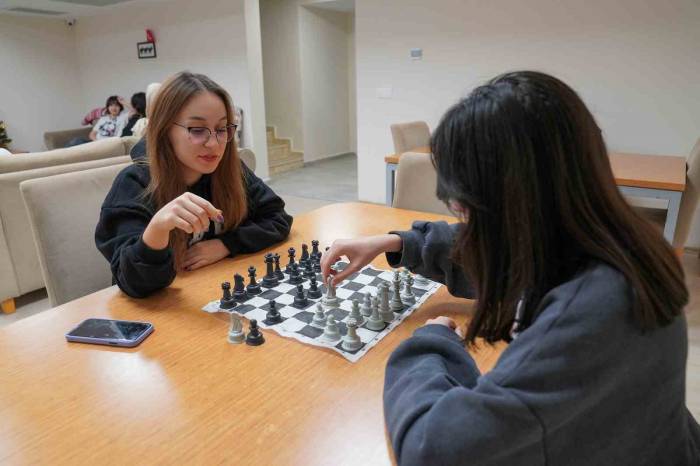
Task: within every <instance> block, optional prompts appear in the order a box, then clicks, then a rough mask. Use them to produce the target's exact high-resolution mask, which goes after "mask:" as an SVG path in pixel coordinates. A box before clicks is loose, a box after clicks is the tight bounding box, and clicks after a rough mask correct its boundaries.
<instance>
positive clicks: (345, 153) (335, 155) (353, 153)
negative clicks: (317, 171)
mask: <svg viewBox="0 0 700 466" xmlns="http://www.w3.org/2000/svg"><path fill="white" fill-rule="evenodd" d="M346 155H357V154H356V153H355V152H339V153H337V154H333V155H329V156H328V157H323V158H320V159H316V160H312V161H311V162H304V166H305V167H306V166H308V165H315V164H317V163H319V162H325V161H327V160H332V159H337V158H338V157H344V156H346Z"/></svg>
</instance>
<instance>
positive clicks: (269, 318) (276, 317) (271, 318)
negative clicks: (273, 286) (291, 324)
mask: <svg viewBox="0 0 700 466" xmlns="http://www.w3.org/2000/svg"><path fill="white" fill-rule="evenodd" d="M283 320H284V318H283V317H282V314H280V311H278V310H277V303H276V302H275V300H274V299H271V300H270V309H269V310H268V311H267V314H266V315H265V323H266V324H267V325H274V324H279V323H281V322H282V321H283Z"/></svg>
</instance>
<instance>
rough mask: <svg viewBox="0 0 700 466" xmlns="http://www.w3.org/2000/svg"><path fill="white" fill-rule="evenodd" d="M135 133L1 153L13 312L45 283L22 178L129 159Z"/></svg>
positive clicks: (4, 242)
mask: <svg viewBox="0 0 700 466" xmlns="http://www.w3.org/2000/svg"><path fill="white" fill-rule="evenodd" d="M136 142H137V138H135V137H124V138H110V139H103V140H99V141H94V142H90V143H87V144H82V145H79V146H75V147H71V148H66V149H56V150H51V151H45V152H35V153H27V154H15V155H11V156H3V157H0V303H1V304H2V310H3V312H13V311H14V309H15V304H14V298H16V297H18V296H20V295H23V294H25V293H29V292H30V291H34V290H37V289H40V288H43V287H44V282H43V280H42V278H41V273H40V266H39V259H38V256H37V253H36V249H35V246H34V241H33V239H32V235H31V229H30V223H29V217H28V215H27V212H26V209H25V207H24V204H23V202H22V196H21V193H20V188H19V185H20V183H21V182H22V181H25V180H30V179H35V178H43V177H46V176H52V175H57V174H61V173H69V172H74V171H81V170H89V169H92V168H97V167H104V166H108V165H116V164H120V163H126V162H129V161H130V160H131V158H130V157H129V155H128V154H129V151H130V150H131V148H132V147H133V145H134V144H135V143H136Z"/></svg>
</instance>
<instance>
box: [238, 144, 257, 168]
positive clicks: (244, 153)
mask: <svg viewBox="0 0 700 466" xmlns="http://www.w3.org/2000/svg"><path fill="white" fill-rule="evenodd" d="M238 157H240V159H241V160H243V163H244V164H246V166H247V167H248V168H250V169H251V171H255V166H256V163H255V154H254V153H253V151H252V150H250V149H238Z"/></svg>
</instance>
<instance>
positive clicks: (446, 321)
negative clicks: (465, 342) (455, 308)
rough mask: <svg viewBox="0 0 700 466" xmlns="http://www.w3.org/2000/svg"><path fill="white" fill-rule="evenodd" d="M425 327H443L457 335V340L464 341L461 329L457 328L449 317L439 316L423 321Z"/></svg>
mask: <svg viewBox="0 0 700 466" xmlns="http://www.w3.org/2000/svg"><path fill="white" fill-rule="evenodd" d="M425 325H444V326H445V327H447V328H451V329H452V330H454V332H455V333H456V334H457V335H459V338H462V339H464V332H463V331H462V329H461V328H459V327H457V323H456V322H455V321H454V320H452V319H450V318H449V317H445V316H440V317H435V318H433V319H428V320H426V321H425Z"/></svg>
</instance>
